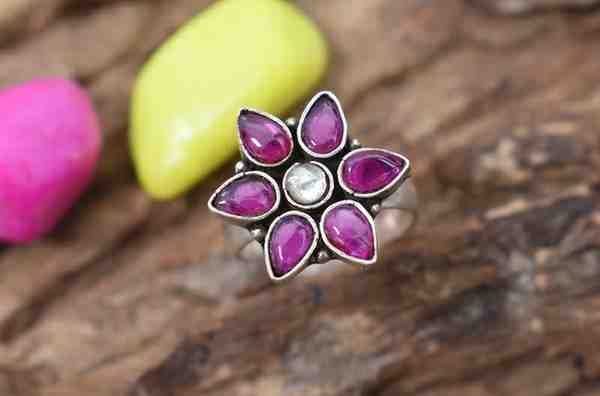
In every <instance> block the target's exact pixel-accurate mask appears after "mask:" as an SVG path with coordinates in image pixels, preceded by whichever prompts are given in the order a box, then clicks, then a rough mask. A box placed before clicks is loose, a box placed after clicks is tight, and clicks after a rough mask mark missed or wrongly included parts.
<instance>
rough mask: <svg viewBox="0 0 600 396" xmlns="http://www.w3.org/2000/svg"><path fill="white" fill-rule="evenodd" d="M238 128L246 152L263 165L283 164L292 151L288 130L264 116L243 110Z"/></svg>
mask: <svg viewBox="0 0 600 396" xmlns="http://www.w3.org/2000/svg"><path fill="white" fill-rule="evenodd" d="M238 128H239V131H240V139H241V141H242V144H243V145H244V148H245V149H246V152H247V153H248V154H249V155H250V156H252V158H254V159H255V160H257V161H259V162H261V163H263V164H276V163H278V162H281V161H283V160H284V159H285V158H287V156H288V155H289V154H290V152H291V151H292V139H291V137H290V135H289V134H288V133H287V132H286V130H285V129H284V128H283V127H282V126H281V125H280V124H279V123H277V122H275V121H273V120H272V119H270V118H268V117H265V116H264V115H262V114H259V113H255V112H253V111H250V110H242V112H241V113H240V116H239V118H238Z"/></svg>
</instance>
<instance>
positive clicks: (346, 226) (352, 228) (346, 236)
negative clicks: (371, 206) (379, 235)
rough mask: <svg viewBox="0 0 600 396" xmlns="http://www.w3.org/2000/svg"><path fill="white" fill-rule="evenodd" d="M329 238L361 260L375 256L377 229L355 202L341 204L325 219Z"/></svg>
mask: <svg viewBox="0 0 600 396" xmlns="http://www.w3.org/2000/svg"><path fill="white" fill-rule="evenodd" d="M324 231H325V237H326V238H327V240H328V241H329V242H330V243H331V244H332V245H333V246H335V247H336V248H337V249H339V250H340V251H342V252H343V253H344V254H346V255H348V256H350V257H353V258H357V259H360V260H372V259H373V258H374V256H375V237H374V235H375V230H374V229H373V227H372V226H371V224H370V222H369V220H368V219H367V216H366V215H365V214H364V213H363V212H362V211H360V210H359V209H358V208H357V207H356V206H355V205H353V204H341V205H338V206H336V207H334V208H333V209H331V210H330V211H328V212H327V214H326V215H325V219H324Z"/></svg>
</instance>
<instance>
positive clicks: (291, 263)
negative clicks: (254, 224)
mask: <svg viewBox="0 0 600 396" xmlns="http://www.w3.org/2000/svg"><path fill="white" fill-rule="evenodd" d="M273 227H274V228H273V231H272V232H271V238H270V244H269V255H270V262H271V268H272V269H273V273H274V274H275V275H276V276H283V275H285V274H287V273H288V272H290V271H291V270H293V269H294V268H295V267H296V266H297V265H298V264H299V263H300V261H301V260H302V259H303V258H304V257H305V256H306V254H307V253H308V251H309V250H310V247H311V245H312V243H313V240H314V238H315V231H314V229H313V227H312V226H311V225H310V223H309V222H308V220H307V219H305V218H304V217H302V216H297V215H290V216H285V217H282V218H281V219H280V220H279V221H278V222H277V223H276V224H274V225H273Z"/></svg>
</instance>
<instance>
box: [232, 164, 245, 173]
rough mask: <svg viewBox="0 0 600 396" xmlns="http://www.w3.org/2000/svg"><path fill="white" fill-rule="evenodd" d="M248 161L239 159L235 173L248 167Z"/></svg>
mask: <svg viewBox="0 0 600 396" xmlns="http://www.w3.org/2000/svg"><path fill="white" fill-rule="evenodd" d="M247 168H248V167H247V166H246V163H245V162H244V161H238V162H236V163H235V168H234V170H235V173H240V172H243V171H245V170H246V169H247Z"/></svg>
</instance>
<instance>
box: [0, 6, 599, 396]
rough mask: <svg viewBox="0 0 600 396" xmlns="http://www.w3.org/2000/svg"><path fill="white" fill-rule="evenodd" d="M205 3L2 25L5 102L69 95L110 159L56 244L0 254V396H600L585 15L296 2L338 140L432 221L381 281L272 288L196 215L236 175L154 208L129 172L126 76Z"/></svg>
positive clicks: (425, 221) (390, 261) (594, 41)
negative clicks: (43, 86)
mask: <svg viewBox="0 0 600 396" xmlns="http://www.w3.org/2000/svg"><path fill="white" fill-rule="evenodd" d="M209 3H210V2H209V1H207V0H153V1H149V0H139V1H138V0H113V1H86V2H75V1H67V0H51V1H50V0H48V1H47V0H44V1H14V0H9V1H8V2H6V1H5V2H2V4H1V5H0V35H1V37H0V42H1V43H2V44H1V45H2V47H0V85H2V86H5V85H8V84H11V83H14V82H18V81H22V80H24V79H27V78H31V77H35V76H39V75H48V74H52V75H62V76H68V77H72V78H76V79H79V80H80V81H81V82H82V83H83V84H84V85H86V86H87V87H88V88H89V89H90V91H91V93H92V95H93V97H94V100H95V103H96V105H97V106H98V110H99V112H100V115H101V118H102V123H103V126H104V136H105V150H104V155H103V160H102V164H101V169H100V172H99V175H98V179H97V182H96V184H95V186H94V188H93V189H92V190H91V191H90V192H89V193H88V194H87V195H86V197H85V198H84V200H83V201H82V203H81V204H80V205H78V207H77V208H76V209H75V210H74V211H73V212H72V213H71V214H70V216H69V217H68V218H67V219H66V221H65V223H64V224H63V225H61V227H60V228H59V230H57V232H56V233H55V234H54V235H52V236H51V237H49V238H47V239H45V240H43V241H40V242H38V243H36V244H34V245H32V246H26V247H8V246H6V247H4V248H3V249H2V250H1V251H0V335H1V337H0V394H1V395H3V396H4V395H8V396H31V395H33V396H45V395H60V396H63V395H65V396H70V395H73V396H75V395H77V396H80V395H91V396H109V395H110V396H114V395H129V396H133V395H135V396H158V395H160V396H163V395H165V396H186V395H199V394H202V395H253V396H254V395H261V396H268V395H281V394H286V395H302V396H307V395H308V396H326V395H327V396H329V395H331V396H334V395H335V396H341V395H344V396H347V395H366V396H396V395H419V396H434V395H440V396H441V395H444V396H448V395H449V396H453V395H461V396H464V395H467V396H504V395H510V396H519V395H524V396H525V395H526V396H532V395H533V396H537V395H541V396H566V395H569V396H570V395H573V396H593V395H600V358H598V356H599V352H600V315H599V314H598V312H600V293H599V291H600V207H599V202H600V188H599V186H600V184H599V181H600V180H599V179H600V178H599V177H598V176H597V175H598V174H599V170H600V154H599V153H600V132H599V131H600V94H599V92H600V90H599V88H600V75H599V74H598V70H600V58H598V57H597V56H594V54H597V53H598V52H599V50H600V41H599V39H600V12H598V11H597V10H596V7H594V6H595V5H596V4H595V3H597V2H596V1H586V0H584V1H577V0H511V1H509V0H443V1H442V0H439V1H421V0H407V1H396V0H373V1H368V2H367V1H363V0H350V1H349V0H330V1H319V2H316V1H310V0H299V1H297V3H298V4H299V5H300V7H302V8H303V9H304V10H305V11H306V12H307V13H308V14H309V15H311V16H312V17H313V18H314V19H315V20H316V21H317V22H318V23H319V25H320V26H321V28H322V29H323V30H324V32H325V33H326V34H327V37H328V39H329V41H330V43H331V48H332V52H333V54H334V57H333V65H332V70H331V72H330V77H329V78H328V79H327V81H325V82H324V86H326V87H328V88H331V89H333V90H335V91H336V92H338V93H339V94H340V97H341V100H342V102H343V103H345V104H346V109H347V114H348V118H349V121H350V123H351V126H352V131H353V133H354V134H356V135H357V136H358V137H359V138H360V139H361V141H363V142H365V143H366V144H368V145H373V146H385V147H389V148H391V149H396V150H399V151H401V152H403V153H405V154H406V155H408V156H409V157H410V158H411V159H412V160H413V162H414V177H415V181H416V183H417V184H418V186H419V189H420V192H421V197H422V200H423V205H422V210H421V213H422V221H421V223H420V225H419V226H418V227H417V229H416V231H415V234H414V236H412V237H411V238H409V239H408V240H405V241H392V242H390V243H388V245H387V246H386V254H385V256H384V258H383V260H382V262H381V263H379V264H378V265H377V266H376V267H374V268H372V269H369V270H357V269H355V268H348V267H339V268H338V267H332V268H324V269H323V271H320V272H318V273H314V274H312V275H310V276H305V277H302V278H299V279H298V280H297V281H295V282H293V283H291V284H288V285H286V286H284V287H273V286H272V285H270V284H269V283H268V282H267V280H266V277H265V274H264V271H263V268H262V267H260V266H252V265H250V264H248V263H240V262H237V261H235V260H233V259H231V258H228V253H229V252H228V251H227V246H224V245H223V241H222V238H221V237H220V223H219V221H218V219H215V218H213V217H211V216H209V215H208V213H207V211H206V209H205V208H206V207H205V201H206V199H207V197H208V194H209V193H210V191H211V190H213V189H214V187H215V186H216V185H218V184H219V183H220V182H221V181H222V180H223V179H224V178H225V177H226V175H227V174H228V173H229V169H223V170H222V171H220V172H218V173H217V174H215V175H214V176H213V177H211V179H210V180H208V181H206V182H205V183H203V184H202V185H201V186H198V188H197V189H196V190H195V191H193V192H191V193H190V194H189V195H188V196H187V197H185V198H182V199H179V200H176V201H174V202H171V203H167V204H156V203H152V202H151V201H150V200H149V199H148V198H147V197H146V196H145V195H144V193H143V192H141V191H140V190H139V188H138V187H137V185H136V183H135V179H134V177H133V172H132V170H131V167H130V164H129V160H128V157H127V149H126V129H127V113H128V95H129V93H130V89H131V85H132V82H133V80H134V78H135V75H136V72H137V71H138V70H139V67H140V65H141V64H142V63H143V62H144V60H145V59H146V58H147V56H148V55H149V54H150V53H151V51H152V50H153V49H154V48H155V47H156V46H157V45H159V44H160V42H161V41H162V40H163V39H164V38H165V37H166V36H168V34H169V33H170V32H172V31H173V30H174V29H176V28H177V26H180V25H181V24H182V23H184V22H185V21H186V20H187V19H188V18H190V17H191V16H192V15H194V14H195V13H197V12H198V11H201V10H202V9H203V8H204V7H206V5H207V4H209ZM574 9H577V11H576V12H573V10H574ZM497 13H500V14H502V16H498V15H496V14H497ZM512 14H519V16H518V17H512V16H509V15H512Z"/></svg>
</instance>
